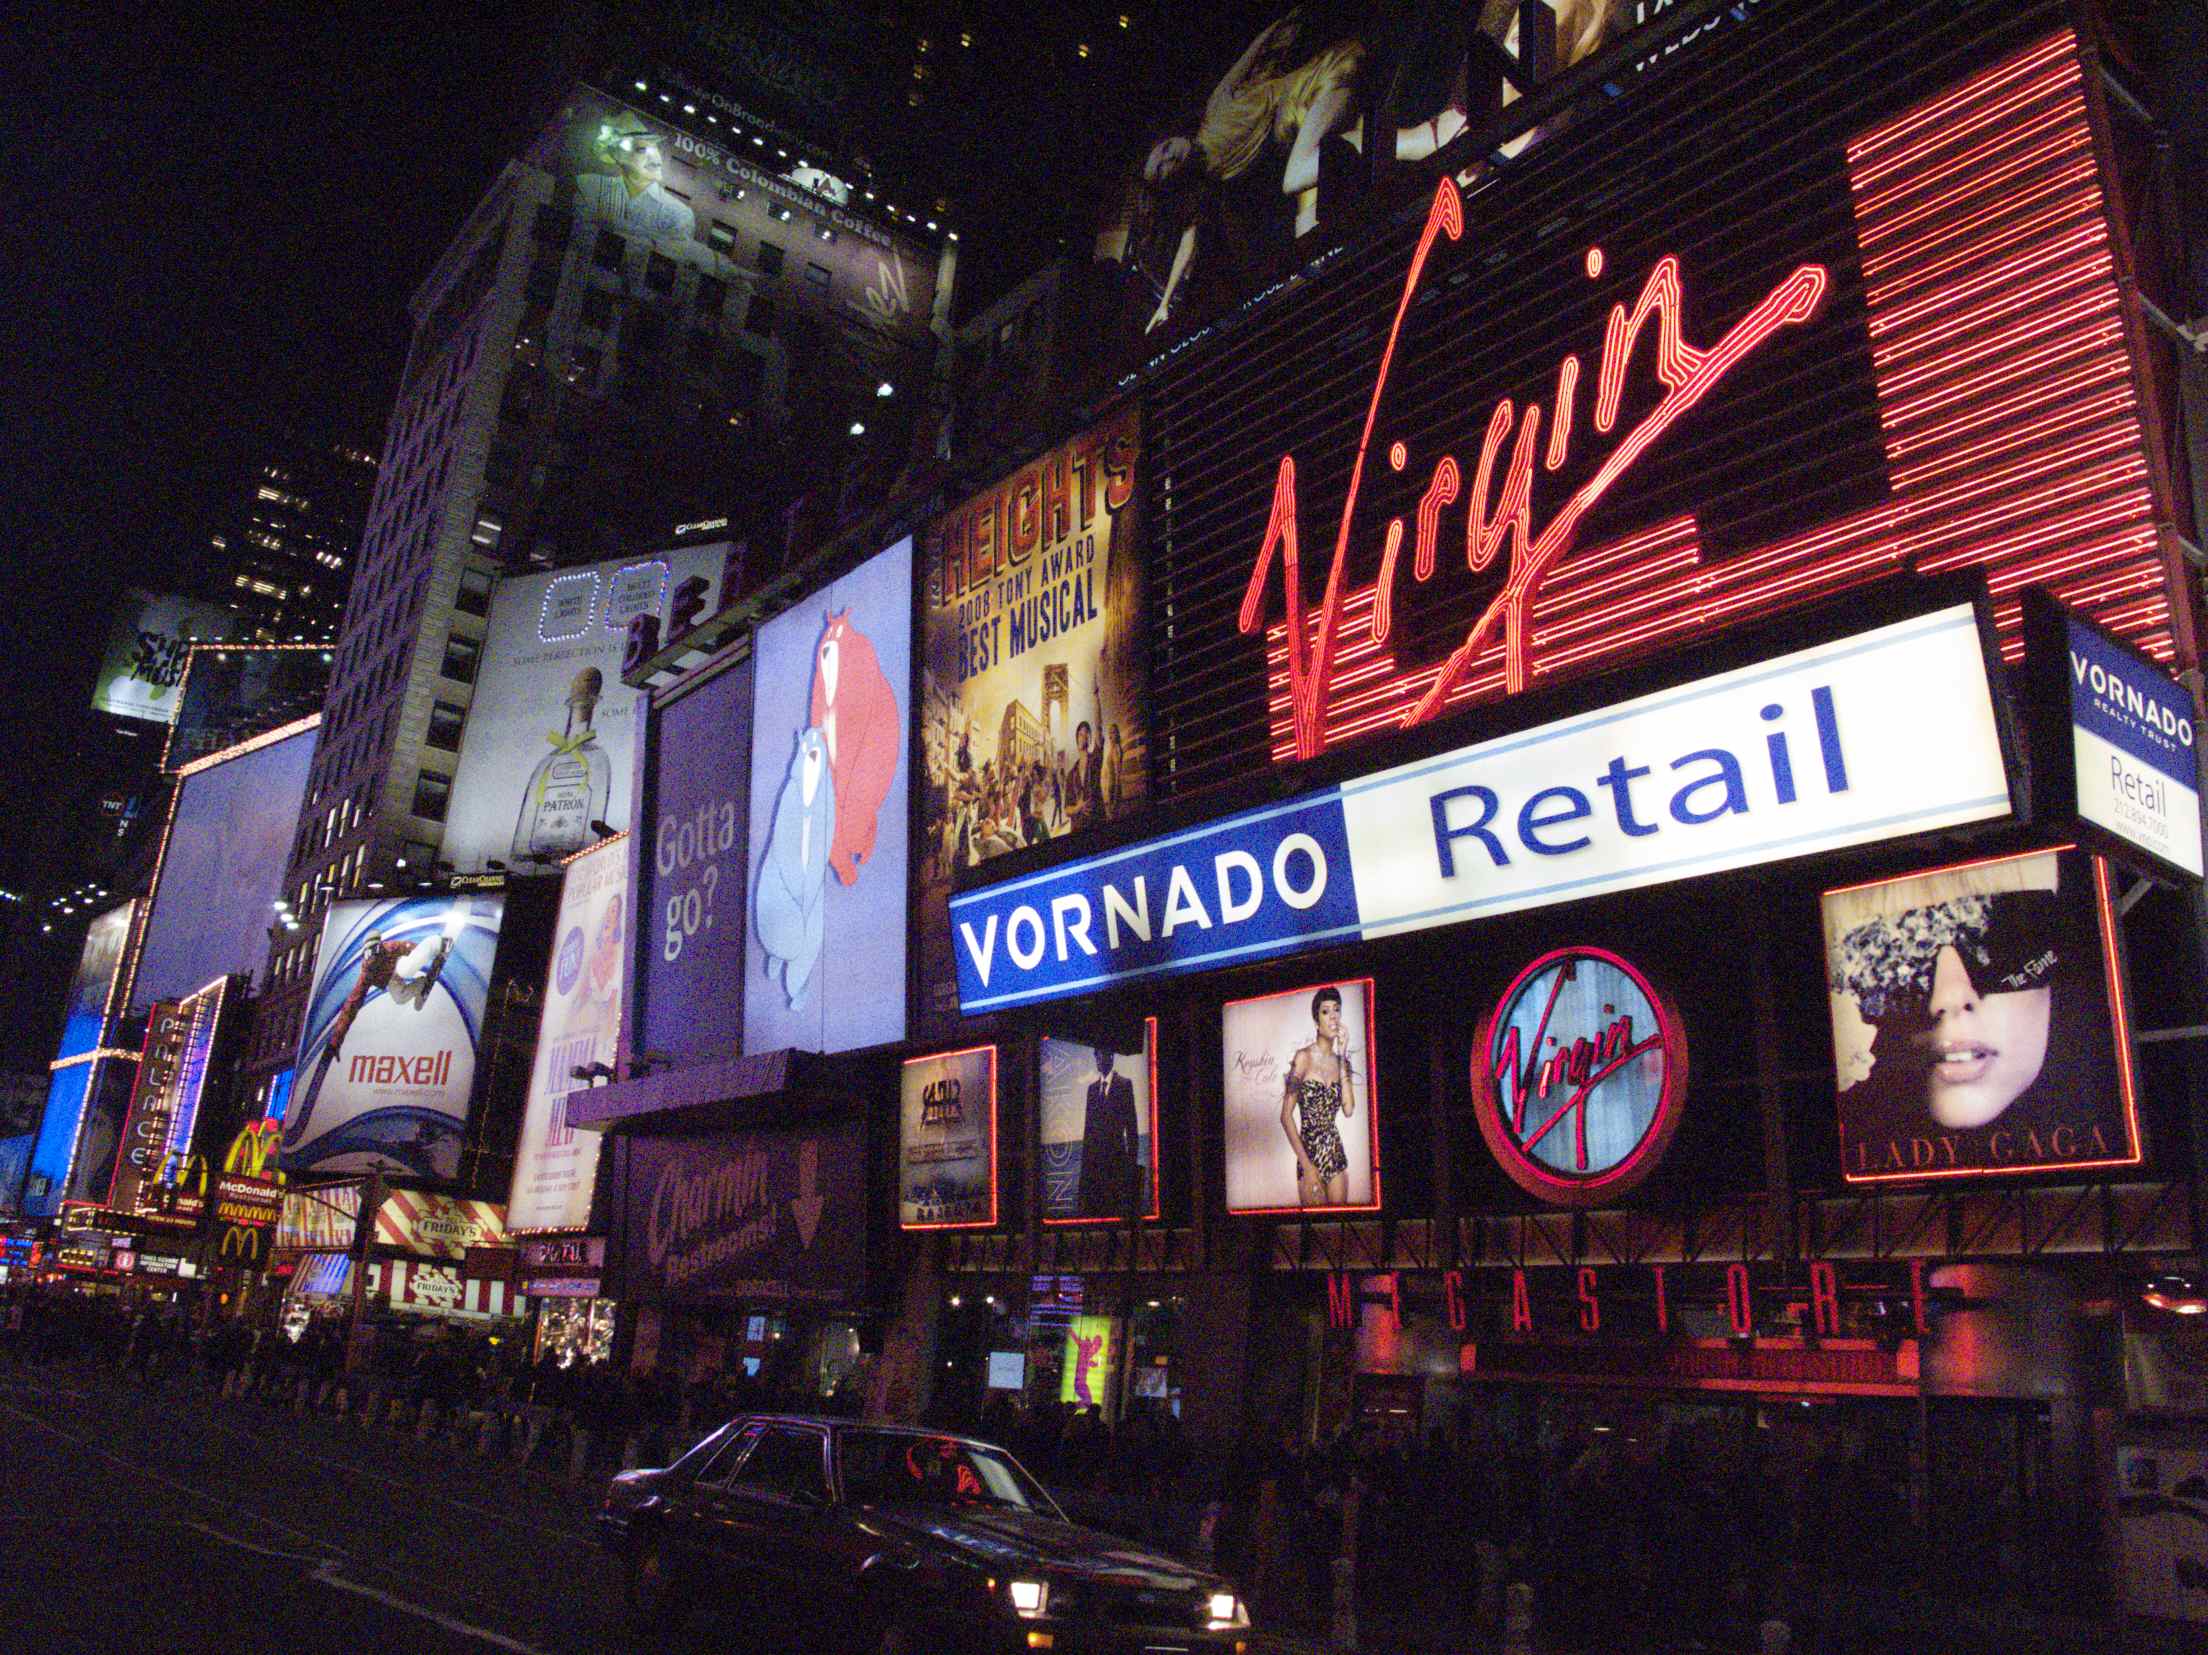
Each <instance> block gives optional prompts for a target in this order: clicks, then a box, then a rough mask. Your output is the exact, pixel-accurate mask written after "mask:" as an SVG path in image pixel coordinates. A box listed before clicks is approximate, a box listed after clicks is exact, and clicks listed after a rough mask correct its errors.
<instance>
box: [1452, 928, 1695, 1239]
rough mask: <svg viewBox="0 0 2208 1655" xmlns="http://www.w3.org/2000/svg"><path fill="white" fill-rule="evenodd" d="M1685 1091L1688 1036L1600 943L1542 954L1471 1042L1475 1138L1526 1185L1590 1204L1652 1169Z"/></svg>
mask: <svg viewBox="0 0 2208 1655" xmlns="http://www.w3.org/2000/svg"><path fill="white" fill-rule="evenodd" d="M1686 1089H1687V1040H1686V1031H1685V1029H1684V1027H1683V1026H1682V1024H1681V1023H1680V1021H1679V1014H1678V1012H1677V1011H1676V1010H1675V1009H1674V1008H1673V1007H1672V1005H1671V1002H1670V1001H1669V1000H1668V999H1666V998H1665V997H1664V996H1663V995H1662V994H1661V993H1660V992H1659V991H1658V990H1657V989H1656V987H1655V985H1654V984H1652V983H1651V982H1650V981H1649V980H1648V978H1647V977H1645V976H1643V975H1642V974H1641V972H1640V971H1639V970H1638V969H1637V968H1635V967H1634V966H1633V965H1631V964H1630V963H1629V962H1627V961H1626V960H1623V959H1621V958H1619V957H1618V956H1617V955H1615V954H1612V953H1610V952H1609V951H1608V950H1606V949H1601V948H1586V947H1580V948H1559V949H1557V950H1556V951H1555V952H1554V953H1550V954H1544V955H1542V956H1541V958H1539V959H1538V960H1535V961H1534V962H1533V964H1531V965H1529V966H1527V967H1526V969H1525V970H1523V971H1521V972H1520V973H1518V976H1517V979H1516V980H1515V981H1514V982H1512V984H1511V985H1510V987H1509V988H1507V989H1505V990H1504V991H1503V996H1502V998H1501V999H1500V1000H1499V1001H1497V1002H1496V1005H1495V1009H1494V1010H1493V1011H1491V1012H1489V1013H1488V1014H1487V1016H1486V1018H1485V1019H1483V1020H1482V1022H1481V1024H1480V1029H1479V1034H1478V1037H1477V1038H1476V1039H1475V1040H1474V1042H1473V1047H1472V1100H1473V1104H1474V1107H1475V1113H1477V1115H1478V1116H1479V1121H1480V1135H1481V1136H1482V1137H1484V1138H1485V1139H1486V1140H1487V1147H1488V1148H1489V1149H1491V1150H1492V1151H1494V1154H1495V1159H1496V1160H1497V1161H1499V1162H1501V1163H1502V1167H1503V1170H1504V1171H1505V1172H1507V1173H1509V1174H1510V1176H1511V1178H1512V1179H1513V1180H1514V1181H1515V1182H1516V1183H1517V1184H1518V1186H1519V1187H1520V1188H1521V1189H1524V1190H1527V1191H1529V1192H1530V1193H1532V1194H1534V1195H1536V1196H1539V1197H1540V1198H1541V1199H1542V1200H1544V1201H1551V1202H1556V1203H1558V1204H1560V1205H1564V1206H1592V1205H1594V1204H1596V1203H1597V1202H1601V1201H1607V1200H1610V1199H1612V1198H1613V1197H1615V1196H1618V1195H1621V1194H1623V1193H1624V1192H1625V1191H1627V1190H1629V1189H1631V1188H1633V1186H1634V1185H1636V1184H1638V1183H1639V1182H1640V1181H1641V1180H1642V1179H1644V1178H1646V1177H1647V1176H1648V1175H1649V1174H1650V1173H1651V1172H1653V1171H1655V1170H1656V1164H1657V1162H1659V1161H1660V1160H1662V1159H1663V1154H1664V1148H1665V1146H1666V1145H1667V1144H1669V1143H1670V1141H1671V1134H1672V1132H1673V1130H1674V1129H1675V1128H1676V1127H1677V1126H1678V1124H1679V1103H1680V1100H1681V1099H1682V1098H1683V1097H1685V1095H1686Z"/></svg>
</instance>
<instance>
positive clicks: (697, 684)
mask: <svg viewBox="0 0 2208 1655" xmlns="http://www.w3.org/2000/svg"><path fill="white" fill-rule="evenodd" d="M751 701H752V660H751V658H750V657H749V656H746V657H745V658H744V659H743V660H741V661H738V662H735V663H733V664H723V665H721V666H719V667H717V668H712V669H708V671H707V672H705V673H701V674H700V676H699V679H698V680H697V681H693V682H686V683H684V684H683V685H682V686H681V687H680V689H679V691H678V692H677V693H676V695H675V696H674V697H673V698H672V699H670V700H668V701H667V702H665V703H664V704H662V705H660V706H657V707H655V708H654V709H653V710H652V714H651V725H650V736H649V742H650V747H651V752H650V756H649V760H648V763H647V766H646V774H645V779H644V786H645V790H646V798H645V804H644V810H645V813H646V832H647V833H648V835H649V837H648V838H647V839H645V840H644V842H642V843H640V844H638V845H637V846H636V866H637V882H638V890H637V902H636V911H637V913H638V915H639V916H640V917H639V919H638V921H637V931H636V935H637V974H636V983H637V1005H636V1007H635V1008H634V1010H633V1011H632V1013H631V1016H632V1017H633V1019H634V1021H635V1033H634V1035H633V1036H632V1037H631V1044H632V1045H633V1046H634V1047H635V1048H636V1049H637V1050H638V1051H645V1052H658V1053H662V1054H664V1055H666V1056H667V1057H669V1058H672V1059H675V1060H678V1061H681V1062H692V1063H694V1062H698V1061H700V1060H702V1059H705V1058H710V1057H733V1056H735V1055H736V1052H737V1050H738V1049H739V1046H740V1043H741V1040H742V1036H743V1004H744V998H745V995H744V989H745V983H744V955H745V943H744V939H745V936H746V935H747V933H748V932H749V930H750V924H749V921H748V920H747V919H746V917H745V916H746V911H747V907H748V904H747V903H746V901H745V896H744V868H745V862H744V845H745V838H746V835H747V833H748V832H749V827H750V822H751ZM760 991H761V992H763V991H764V985H761V989H760Z"/></svg>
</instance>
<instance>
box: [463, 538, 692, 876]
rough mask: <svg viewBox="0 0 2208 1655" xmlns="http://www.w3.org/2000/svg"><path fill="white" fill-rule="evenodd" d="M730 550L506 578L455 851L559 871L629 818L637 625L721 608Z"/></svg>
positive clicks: (495, 607)
mask: <svg viewBox="0 0 2208 1655" xmlns="http://www.w3.org/2000/svg"><path fill="white" fill-rule="evenodd" d="M728 550H729V549H728V547H727V546H726V545H725V544H716V545H709V546H683V547H678V548H676V549H674V550H671V551H665V552H654V553H652V554H650V555H649V556H646V557H635V558H610V559H608V560H607V561H605V562H603V563H587V564H584V565H582V566H580V567H578V568H573V569H559V570H555V571H552V572H550V573H547V574H538V575H523V576H518V577H513V578H509V579H506V580H502V581H500V582H499V584H498V587H497V589H496V590H495V591H493V592H492V594H491V609H490V615H489V618H488V620H487V622H486V624H485V630H484V635H483V658H482V664H481V667H480V668H479V670H478V671H477V673H476V679H475V694H474V696H473V697H472V698H471V700H470V702H469V706H468V716H467V724H466V726H465V728H464V730H463V733H462V735H461V738H460V759H459V763H458V765H457V767H456V768H455V769H454V771H453V777H452V799H451V804H450V808H449V809H448V810H447V812H446V815H445V837H444V850H443V853H442V854H443V856H444V859H445V860H446V861H448V862H450V863H452V865H453V866H454V867H456V868H461V869H470V868H480V867H482V866H483V865H484V864H485V863H486V862H489V861H491V860H492V859H494V858H495V859H497V860H499V861H502V862H505V863H506V864H508V865H509V866H510V867H513V868H515V869H516V870H520V871H526V870H527V869H528V868H530V867H540V868H548V867H550V866H551V865H552V864H553V863H555V862H557V861H558V860H559V859H560V858H561V857H563V856H568V855H571V854H572V853H574V852H575V851H579V850H581V849H582V848H583V847H584V846H585V845H588V844H590V843H592V842H593V841H594V840H597V839H601V838H603V837H604V836H605V835H604V834H603V833H601V832H599V831H598V830H597V829H595V828H593V827H592V826H591V824H592V823H593V822H601V823H604V824H605V825H606V827H608V828H610V829H611V830H612V831H614V832H617V833H618V832H622V831H625V830H626V829H627V828H628V826H629V822H630V816H631V814H632V813H633V808H634V807H633V805H632V804H631V802H630V798H629V794H630V790H631V788H632V786H633V778H632V776H631V773H630V767H631V762H632V761H631V757H630V754H631V752H632V742H633V737H632V734H631V731H632V727H633V725H634V722H635V709H636V691H634V690H632V689H630V688H628V687H627V686H626V685H624V684H623V683H622V682H621V657H622V651H623V650H624V649H626V648H627V645H628V636H629V623H630V622H631V621H632V620H634V619H635V618H637V617H638V616H643V617H646V618H648V619H649V620H651V621H652V622H654V623H655V624H657V625H659V626H661V627H664V626H665V625H666V622H667V619H668V615H669V613H670V611H672V610H674V609H677V608H680V609H681V610H682V611H683V612H684V613H691V612H692V611H695V612H696V613H699V614H706V613H710V612H711V611H712V610H713V608H714V607H715V606H716V604H717V603H718V600H719V596H720V590H721V574H722V565H723V563H724V562H725V560H726V559H727V556H728Z"/></svg>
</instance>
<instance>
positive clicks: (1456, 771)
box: [951, 603, 2012, 1015]
mask: <svg viewBox="0 0 2208 1655" xmlns="http://www.w3.org/2000/svg"><path fill="white" fill-rule="evenodd" d="M2011 808H2012V804H2011V798H2010V792H2009V779H2008V769H2007V765H2006V762H2005V759H2004V756H2003V750H2002V742H2001V734H2000V726H1999V723H1998V721H1997V719H1996V715H1995V711H1994V705H1993V688H1992V683H1991V679H1990V675H1989V668H1988V663H1987V660H1986V651H1985V645H1984V642H1983V633H1982V632H1981V629H1980V625H1979V619H1978V613H1977V610H1976V608H1975V606H1974V605H1972V604H1970V603H1957V604H1953V605H1950V606H1948V607H1945V608H1941V609H1936V610H1933V611H1931V612H1929V613H1926V614H1922V615H1919V616H1916V617H1914V618H1913V619H1910V620H1906V621H1900V622H1896V623H1894V624H1891V625H1887V626H1881V627H1877V628H1875V629H1873V630H1870V631H1866V632H1860V633H1856V634H1854V635H1852V636H1849V637H1844V638H1840V639H1837V640H1834V641H1832V642H1830V643H1825V644H1821V645H1818V646H1816V647H1814V648H1810V649H1804V650H1799V651H1796V652H1794V653H1791V654H1787V655H1782V656H1779V657H1777V658H1776V659H1772V660H1767V661H1762V662H1759V663H1756V664H1755V665H1752V666H1747V667H1741V668H1738V669H1736V670H1734V671H1731V672H1726V673H1721V674H1719V675H1717V676H1715V677H1711V678H1704V679H1700V680H1697V681H1694V682H1691V683H1687V684H1682V685H1679V686H1676V687H1674V688H1671V689H1666V690H1659V691H1656V692H1654V693H1652V694H1649V695H1645V696H1640V697H1637V698H1635V699H1633V700H1630V701H1626V702H1624V703H1621V704H1619V705H1617V706H1613V707H1608V708H1604V709H1601V710H1598V711H1595V712H1590V713H1586V714H1582V715H1580V716H1578V717H1574V718H1567V719H1563V720H1560V721H1558V722H1556V723H1552V724H1545V725H1540V726H1538V727H1536V728H1534V729H1530V730H1524V731H1520V732H1518V733H1516V734H1514V735H1506V736H1500V737H1497V738H1495V739H1494V740H1490V741H1484V742H1480V743H1478V744H1477V745H1474V746H1471V747H1465V748H1460V749H1458V750H1457V751H1455V752H1449V753H1443V754H1439V755H1437V756H1435V757H1432V758H1427V759H1421V760H1418V761H1416V762H1414V763H1411V764H1406V765H1401V766H1398V767H1396V768H1394V769H1390V770H1383V771H1381V772H1379V773H1377V774H1375V775H1370V776H1365V777H1362V778H1359V779H1357V780H1354V781H1348V782H1343V783H1339V784H1337V785H1335V786H1331V787H1326V788H1322V789H1320V790H1318V791H1317V792H1313V793H1307V794H1304V795H1303V796H1301V797H1299V798H1295V799H1291V800H1288V801H1286V802H1284V803H1281V804H1277V805H1268V806H1265V807H1263V808H1260V809H1257V810H1251V811H1245V812H1242V813H1240V814H1238V815H1234V816H1230V817H1227V818H1224V819H1223V820H1221V821H1218V822H1214V823H1211V824H1209V825H1207V826H1204V827H1199V828H1195V829H1191V830H1189V831H1187V832H1182V833H1176V834H1170V835H1167V836H1165V837H1162V838H1157V839H1151V840H1147V841H1144V842H1142V843H1139V844H1135V845H1130V846H1126V847H1124V848H1122V849H1119V850H1114V851H1109V852H1105V853H1103V854H1101V855H1097V856H1091V857H1087V858H1084V859H1082V860H1080V861H1076V862H1070V863H1067V864H1064V865H1062V866H1060V867H1056V868H1051V869H1049V870H1047V871H1045V872H1042V873H1037V874H1031V875H1028V876H1025V877H1022V878H1016V879H1010V880H1006V881H1004V882H1002V883H1000V884H995V885H989V886H985V887H983V888H981V889H978V890H973V891H968V892H965V893H963V894H961V895H959V896H955V897H953V898H952V899H951V927H952V931H953V935H954V940H955V943H956V948H957V956H958V989H959V1004H960V1009H961V1010H962V1011H964V1012H965V1013H967V1014H968V1015H973V1014H976V1013H980V1012H986V1011H995V1010H1001V1009H1003V1008H1005V1007H1008V1006H1017V1005H1027V1004H1034V1003H1037V1002H1041V1001H1046V1000H1055V999H1059V998H1063V997H1065V996H1068V995H1074V994H1084V993H1089V992H1092V991H1094V990H1096V989H1098V988H1101V987H1103V986H1105V985H1107V984H1115V983H1124V982H1132V981H1138V980H1141V979H1144V978H1152V977H1160V976H1167V975H1172V974H1176V973H1180V972H1186V971H1196V970H1205V969H1211V968H1214V967H1220V966H1226V965H1236V964H1243V963H1246V962H1248V961H1251V960H1257V959H1264V958H1269V957H1278V956H1281V955H1287V954H1293V953H1298V952H1301V951H1304V950H1307V949H1313V948H1320V947H1326V946H1330V945H1337V944H1341V943H1346V942H1351V941H1356V940H1365V941H1370V940H1373V939H1375V938H1379V937H1384V936H1391V935H1395V934H1399V933H1407V932H1412V931H1419V930H1424V929H1427V928H1429V927H1433V926H1441V925H1451V924H1456V923H1459V922H1461V921H1465V920H1471V919H1480V918H1485V917H1488V916H1490V915H1495V914H1506V913H1512V912H1517V911H1522V910H1526V909H1532V908H1539V907H1544V906H1547V905H1549V904H1551V903H1558V902H1569V901H1577V900H1579V899H1581V898H1585V897H1593V896H1598V895H1603V894H1606V893H1610V892H1616V891H1626V890H1634V889H1638V888H1641V887H1645V886H1650V885H1659V884H1665V883H1668V882H1670V881H1673V880H1679V879H1689V878H1697V877H1700V876H1702V875H1706V874H1715V873H1722V872H1726V871H1728V870H1731V869H1737V868H1748V867H1755V866H1757V865H1759V864H1762V863H1767V862H1775V861H1780V860H1784V859H1788V858H1793V857H1800V856H1808V855H1813V854H1816V853H1819V852H1824V851H1831V850H1837V849H1840V848H1842V847H1845V846H1851V845H1863V844H1871V843H1875V842H1877V841H1879V840H1883V839H1891V838H1898V837H1901V836H1904V835H1908V834H1916V833H1924V832H1929V831H1932V830H1935V829H1940V828H1949V827H1955V826H1959V825H1961V824H1964V823H1969V822H1983V821H1992V820H1997V819H1999V818H2002V817H2005V816H2007V815H2008V814H2009V813H2010V811H2011Z"/></svg>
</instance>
